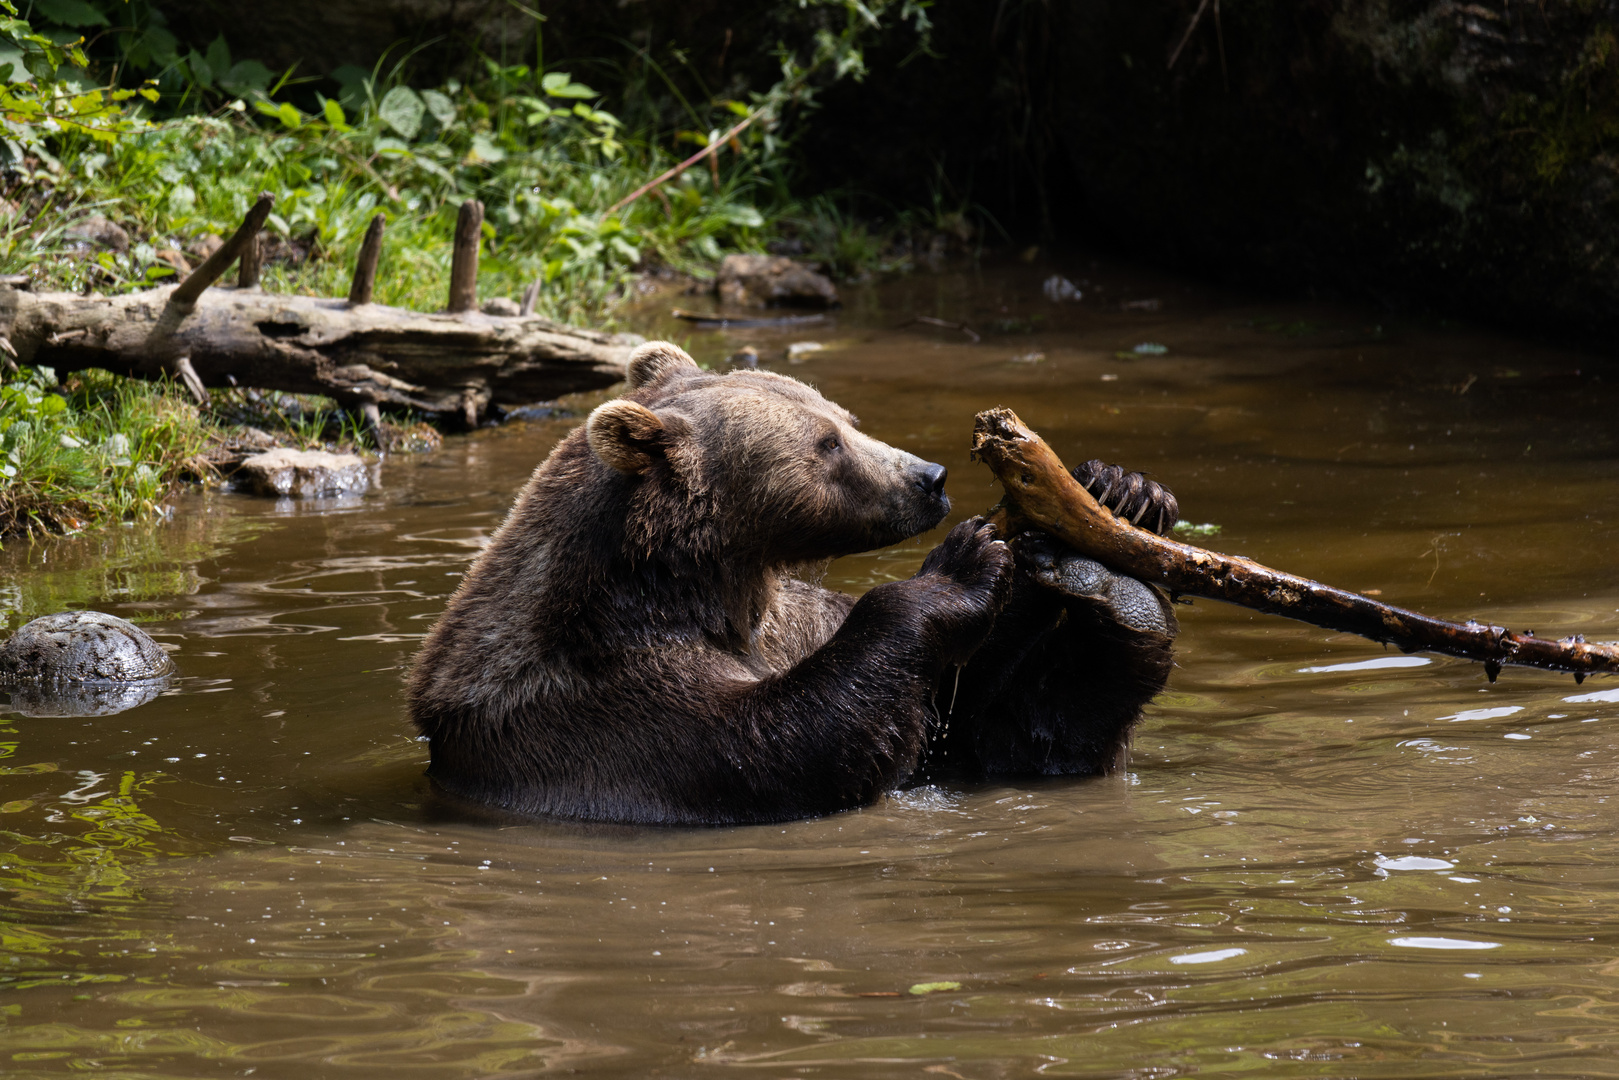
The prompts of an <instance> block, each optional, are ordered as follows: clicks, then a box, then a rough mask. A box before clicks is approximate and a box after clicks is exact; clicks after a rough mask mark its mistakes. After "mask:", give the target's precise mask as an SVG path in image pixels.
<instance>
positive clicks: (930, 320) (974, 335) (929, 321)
mask: <svg viewBox="0 0 1619 1080" xmlns="http://www.w3.org/2000/svg"><path fill="white" fill-rule="evenodd" d="M917 323H921V324H922V325H923V326H937V327H938V328H939V329H941V330H959V331H961V332H962V333H963V334H966V335H967V340H968V341H971V342H972V343H973V344H974V345H976V344H978V343H979V342H980V341H982V340H983V339H982V338H980V337H979V336H978V331H976V330H974V329H973V328H972V327H970V326H968V325H967V324H966V323H958V322H950V321H949V320H948V319H935V318H934V317H933V316H932V315H912V316H911V317H910V318H909V319H906V320H905V321H904V322H902V323H900V324H899V326H898V329H900V330H904V329H905V328H906V327H908V326H915V325H916V324H917Z"/></svg>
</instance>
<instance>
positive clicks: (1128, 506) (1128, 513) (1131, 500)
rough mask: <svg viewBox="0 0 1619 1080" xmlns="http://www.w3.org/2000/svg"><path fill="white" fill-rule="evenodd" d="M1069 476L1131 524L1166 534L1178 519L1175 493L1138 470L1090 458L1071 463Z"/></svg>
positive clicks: (1159, 533)
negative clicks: (1079, 463)
mask: <svg viewBox="0 0 1619 1080" xmlns="http://www.w3.org/2000/svg"><path fill="white" fill-rule="evenodd" d="M1072 475H1073V477H1074V479H1075V480H1078V481H1079V483H1080V486H1081V487H1083V488H1084V489H1085V490H1086V491H1088V492H1090V493H1091V495H1092V496H1093V497H1094V498H1095V499H1096V501H1097V502H1099V503H1101V504H1102V505H1103V506H1105V507H1107V508H1108V509H1109V510H1111V511H1113V515H1114V516H1115V517H1121V518H1124V519H1125V520H1126V521H1128V522H1129V523H1130V524H1132V525H1139V526H1140V527H1141V528H1143V529H1147V530H1149V531H1151V532H1155V533H1157V534H1158V535H1160V536H1168V535H1169V531H1170V530H1171V529H1173V528H1174V527H1175V522H1176V521H1178V520H1179V518H1180V504H1179V503H1178V502H1177V501H1176V499H1175V493H1174V492H1173V491H1170V490H1169V489H1168V488H1166V487H1164V486H1163V485H1162V484H1160V483H1158V482H1157V481H1156V480H1148V479H1147V478H1146V477H1145V476H1142V475H1141V474H1140V473H1138V472H1125V471H1124V470H1123V469H1122V468H1120V467H1119V466H1117V465H1109V464H1108V463H1107V462H1105V461H1102V460H1100V459H1093V460H1091V461H1087V462H1085V463H1084V464H1082V465H1076V466H1074V468H1073V470H1072Z"/></svg>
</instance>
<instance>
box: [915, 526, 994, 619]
mask: <svg viewBox="0 0 1619 1080" xmlns="http://www.w3.org/2000/svg"><path fill="white" fill-rule="evenodd" d="M1011 571H1012V552H1011V550H1010V549H1009V548H1008V547H1007V546H1006V544H1005V543H1004V542H1003V541H1001V540H1000V539H999V538H998V537H997V535H996V531H995V526H993V525H991V524H990V523H989V522H988V521H986V520H984V519H983V518H981V517H974V518H968V519H967V520H966V521H963V522H962V523H961V524H960V525H957V526H956V527H955V528H953V529H951V530H950V533H949V535H948V536H946V537H945V538H944V543H942V544H940V545H939V546H938V547H936V548H934V549H933V550H932V551H930V552H928V557H927V558H926V559H924V560H922V569H921V571H920V572H919V574H918V576H921V575H923V574H937V575H939V576H940V577H943V578H948V579H949V580H950V581H951V582H952V583H953V584H955V585H956V586H958V587H959V588H961V589H964V590H966V591H967V592H970V593H984V594H999V595H1000V598H1001V599H1005V593H1006V586H1007V584H1008V583H1009V582H1010V580H1011Z"/></svg>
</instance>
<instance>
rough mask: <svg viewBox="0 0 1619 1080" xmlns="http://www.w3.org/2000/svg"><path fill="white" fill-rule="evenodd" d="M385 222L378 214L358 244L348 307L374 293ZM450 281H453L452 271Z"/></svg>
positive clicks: (359, 303)
mask: <svg viewBox="0 0 1619 1080" xmlns="http://www.w3.org/2000/svg"><path fill="white" fill-rule="evenodd" d="M387 221H388V216H387V215H386V214H378V215H377V216H376V217H374V218H372V219H371V224H370V225H369V226H367V227H366V230H365V239H364V240H362V241H361V242H360V257H359V258H358V259H356V260H355V263H354V281H353V283H352V284H350V285H349V307H359V306H360V305H361V304H369V303H370V302H371V294H372V293H374V292H375V291H376V286H377V260H378V259H380V258H381V257H382V230H383V229H384V228H385V227H386V225H387ZM450 279H451V280H452V281H453V280H454V279H455V273H454V271H453V270H452V271H451V273H450ZM373 407H374V406H373Z"/></svg>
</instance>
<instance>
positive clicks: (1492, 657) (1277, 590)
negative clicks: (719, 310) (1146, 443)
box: [973, 409, 1619, 682]
mask: <svg viewBox="0 0 1619 1080" xmlns="http://www.w3.org/2000/svg"><path fill="white" fill-rule="evenodd" d="M973 455H974V456H975V457H976V458H978V460H980V461H982V462H984V463H985V464H986V465H988V466H989V467H990V469H991V471H993V472H994V473H995V476H996V478H997V479H999V480H1000V481H1001V484H1002V486H1003V487H1004V488H1005V489H1006V499H1005V501H1004V502H1003V503H1002V505H1001V506H1000V508H999V509H998V510H997V512H996V514H995V516H994V518H993V519H992V520H994V521H995V522H996V524H997V525H998V526H1000V528H1001V529H1002V531H1003V532H1005V533H1007V534H1008V535H1011V534H1012V533H1014V532H1016V531H1017V530H1020V529H1022V528H1028V527H1032V528H1036V529H1041V530H1043V531H1045V532H1048V533H1050V534H1051V535H1052V536H1055V537H1057V538H1058V539H1059V540H1062V541H1063V542H1064V543H1067V544H1069V545H1070V546H1072V547H1074V548H1075V549H1077V550H1078V551H1079V552H1080V553H1081V554H1083V555H1086V556H1088V557H1089V558H1092V559H1095V560H1096V561H1098V562H1100V563H1102V564H1104V565H1105V566H1107V567H1108V568H1109V569H1111V570H1113V571H1115V572H1117V573H1122V574H1128V575H1130V576H1131V577H1134V578H1139V579H1140V580H1142V581H1148V582H1153V583H1155V584H1158V585H1162V586H1164V587H1165V588H1167V589H1169V590H1170V592H1172V593H1175V594H1179V595H1184V596H1203V597H1207V598H1209V599H1211V600H1224V601H1226V602H1228V603H1232V604H1240V605H1241V606H1243V607H1247V608H1252V609H1253V610H1255V611H1263V612H1267V613H1269V614H1272V615H1282V616H1285V617H1287V618H1290V619H1297V620H1299V621H1300V622H1306V623H1310V624H1311V625H1314V626H1320V627H1323V628H1325V629H1328V630H1339V631H1343V632H1346V633H1351V634H1359V635H1360V636H1362V637H1367V638H1371V639H1372V640H1373V641H1378V642H1383V643H1386V644H1390V645H1394V646H1396V647H1397V648H1399V649H1400V650H1401V651H1403V652H1408V653H1409V652H1435V653H1442V654H1444V655H1446V656H1459V657H1462V658H1463V659H1467V660H1480V661H1483V663H1484V670H1485V673H1486V674H1487V675H1488V676H1489V677H1490V680H1491V681H1492V682H1493V681H1494V680H1495V677H1496V675H1497V674H1499V673H1500V670H1501V667H1502V665H1504V664H1518V665H1522V666H1526V667H1538V668H1548V669H1550V670H1552V671H1566V672H1573V673H1574V677H1575V679H1576V680H1580V679H1583V678H1584V677H1585V676H1586V675H1587V674H1590V673H1593V672H1610V673H1612V672H1619V645H1616V644H1594V643H1588V642H1587V641H1586V640H1585V638H1584V637H1583V636H1582V635H1576V636H1575V637H1570V638H1563V639H1561V640H1557V641H1554V640H1552V639H1550V638H1537V637H1535V636H1534V635H1533V634H1527V633H1514V632H1512V631H1510V630H1507V629H1506V628H1505V627H1500V626H1488V625H1485V624H1483V623H1478V622H1472V621H1469V622H1466V623H1453V622H1446V621H1445V620H1443V619H1435V618H1433V617H1431V616H1428V615H1422V614H1420V613H1418V612H1415V611H1406V610H1404V609H1401V608H1396V607H1390V606H1388V605H1387V604H1379V603H1378V602H1376V601H1375V600H1371V599H1368V598H1367V597H1364V596H1361V595H1359V594H1357V593H1352V592H1346V591H1345V590H1343V589H1335V588H1332V587H1331V586H1328V585H1323V584H1321V583H1320V582H1318V581H1311V580H1310V579H1309V578H1304V577H1298V576H1296V575H1293V574H1288V573H1283V572H1282V571H1280V570H1272V569H1271V568H1270V567H1268V566H1261V565H1260V564H1259V563H1256V562H1254V561H1253V560H1251V559H1244V558H1241V557H1240V556H1236V555H1221V554H1219V553H1218V552H1213V551H1206V550H1204V549H1203V548H1199V547H1194V546H1192V545H1190V544H1182V543H1178V542H1176V541H1174V540H1169V539H1165V538H1164V537H1161V536H1158V535H1157V534H1155V533H1151V532H1148V531H1147V530H1145V529H1138V528H1136V527H1135V526H1133V525H1131V524H1130V523H1129V522H1127V521H1122V520H1120V519H1119V518H1116V517H1114V516H1113V514H1112V513H1110V512H1109V511H1108V510H1107V509H1106V508H1104V507H1102V506H1101V505H1099V504H1098V503H1097V501H1096V500H1095V499H1094V498H1092V497H1091V493H1090V492H1088V491H1086V490H1085V488H1084V487H1082V486H1081V485H1080V484H1079V482H1078V481H1077V480H1075V479H1074V478H1073V477H1072V476H1070V475H1069V473H1068V470H1067V469H1065V468H1063V464H1062V461H1061V460H1059V459H1058V457H1057V455H1056V453H1055V452H1053V451H1052V449H1051V447H1049V446H1047V445H1046V443H1045V442H1044V441H1043V440H1042V439H1041V438H1040V436H1038V435H1036V434H1035V433H1034V432H1033V431H1031V430H1030V429H1029V428H1027V427H1026V426H1024V424H1023V422H1022V421H1021V420H1019V419H1018V418H1017V415H1016V414H1015V413H1013V412H1012V411H1011V410H1010V409H990V410H988V411H986V412H981V413H979V414H978V419H977V423H976V424H975V425H974V429H973Z"/></svg>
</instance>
